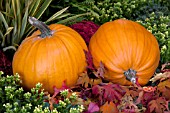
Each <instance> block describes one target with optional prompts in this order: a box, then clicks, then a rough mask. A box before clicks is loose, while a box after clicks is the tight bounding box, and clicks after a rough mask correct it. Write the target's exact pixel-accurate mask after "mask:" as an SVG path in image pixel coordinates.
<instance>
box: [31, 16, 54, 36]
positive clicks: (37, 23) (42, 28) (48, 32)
mask: <svg viewBox="0 0 170 113" xmlns="http://www.w3.org/2000/svg"><path fill="white" fill-rule="evenodd" d="M28 21H29V23H30V24H31V25H33V26H35V27H36V28H38V29H39V30H40V32H41V34H40V36H41V37H42V38H44V37H47V36H52V33H53V32H52V30H51V29H50V28H49V27H48V26H47V25H46V24H45V23H43V22H42V21H39V20H37V19H36V18H35V17H29V18H28Z"/></svg>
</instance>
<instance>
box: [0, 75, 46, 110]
mask: <svg viewBox="0 0 170 113" xmlns="http://www.w3.org/2000/svg"><path fill="white" fill-rule="evenodd" d="M2 74H3V72H0V100H1V102H0V108H1V109H0V112H1V113H4V112H7V113H26V112H33V110H34V108H35V107H36V106H41V105H43V104H44V102H43V100H44V99H43V97H44V92H43V90H41V91H40V88H41V86H42V85H41V84H40V83H38V84H37V85H36V87H35V88H32V89H31V92H25V91H24V90H23V88H22V87H21V86H20V83H21V81H20V76H19V75H18V74H15V75H14V76H8V75H7V76H2ZM39 91H40V92H39Z"/></svg>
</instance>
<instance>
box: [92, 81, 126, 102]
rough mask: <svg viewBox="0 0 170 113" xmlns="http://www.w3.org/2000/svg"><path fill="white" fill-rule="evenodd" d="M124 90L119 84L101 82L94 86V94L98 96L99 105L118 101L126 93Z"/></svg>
mask: <svg viewBox="0 0 170 113" xmlns="http://www.w3.org/2000/svg"><path fill="white" fill-rule="evenodd" d="M124 93H125V92H124V90H123V89H122V88H121V87H120V85H118V84H111V83H108V84H100V85H95V86H93V87H92V94H93V95H95V96H97V97H98V99H99V100H98V101H99V105H103V104H104V103H105V102H107V101H109V102H110V101H113V102H114V103H117V102H118V101H119V100H120V99H121V98H122V96H123V95H124Z"/></svg>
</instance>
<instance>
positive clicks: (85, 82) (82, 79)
mask: <svg viewBox="0 0 170 113" xmlns="http://www.w3.org/2000/svg"><path fill="white" fill-rule="evenodd" d="M100 83H102V80H101V79H100V78H96V79H93V78H89V76H88V73H87V71H85V72H83V73H82V74H81V75H80V76H79V78H78V80H77V83H76V84H77V85H82V86H83V87H85V88H87V87H89V86H90V87H92V86H93V85H96V84H100Z"/></svg>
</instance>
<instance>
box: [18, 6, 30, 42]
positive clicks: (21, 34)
mask: <svg viewBox="0 0 170 113" xmlns="http://www.w3.org/2000/svg"><path fill="white" fill-rule="evenodd" d="M28 8H29V6H27V7H26V11H25V14H24V17H23V19H22V26H21V33H20V37H22V36H23V35H24V32H25V28H26V25H27V19H28ZM19 40H20V39H19Z"/></svg>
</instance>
